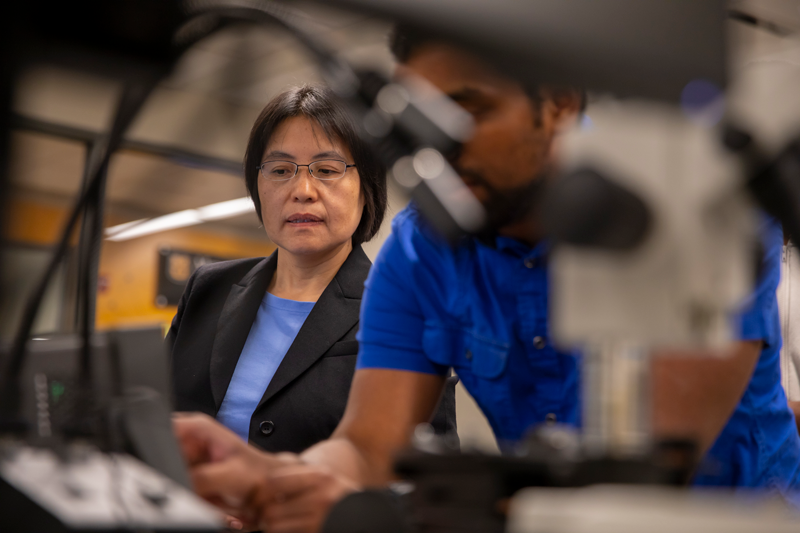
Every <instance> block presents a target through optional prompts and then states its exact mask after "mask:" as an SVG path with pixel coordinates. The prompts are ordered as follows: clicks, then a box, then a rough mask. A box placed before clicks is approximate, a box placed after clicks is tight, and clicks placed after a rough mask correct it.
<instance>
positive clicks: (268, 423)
mask: <svg viewBox="0 0 800 533" xmlns="http://www.w3.org/2000/svg"><path fill="white" fill-rule="evenodd" d="M258 430H259V431H261V434H262V435H267V436H269V435H272V432H273V431H275V424H273V423H272V420H264V421H263V422H261V423H260V424H259V425H258Z"/></svg>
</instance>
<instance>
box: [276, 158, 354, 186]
mask: <svg viewBox="0 0 800 533" xmlns="http://www.w3.org/2000/svg"><path fill="white" fill-rule="evenodd" d="M298 167H308V170H309V172H311V175H312V176H314V177H315V178H317V179H318V180H335V179H339V178H341V177H342V176H344V173H345V171H346V170H347V164H346V163H345V162H344V161H337V160H335V159H330V160H324V161H314V162H313V163H310V164H308V165H298V164H296V163H292V162H291V161H267V162H266V163H263V164H262V165H261V175H262V176H264V179H266V180H269V181H286V180H290V179H292V178H293V177H294V176H295V174H297V170H298Z"/></svg>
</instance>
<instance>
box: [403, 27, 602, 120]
mask: <svg viewBox="0 0 800 533" xmlns="http://www.w3.org/2000/svg"><path fill="white" fill-rule="evenodd" d="M441 40H442V39H441V38H438V39H437V38H436V36H434V35H432V34H430V33H428V32H425V31H423V30H419V29H417V28H414V27H411V26H406V25H404V24H395V25H394V26H393V27H392V30H391V32H390V33H389V50H391V52H392V55H393V56H394V58H395V59H396V60H397V61H398V62H399V63H406V62H407V61H408V59H409V58H410V57H411V56H412V55H414V52H415V51H416V50H418V49H419V48H420V47H422V46H424V45H425V44H428V43H431V42H435V41H441ZM525 91H526V92H527V93H528V96H530V98H531V100H532V101H533V102H534V104H535V105H536V106H537V107H538V106H539V105H540V104H541V102H542V88H541V87H525ZM548 92H549V93H550V96H552V97H553V98H559V97H560V96H562V95H563V94H568V93H570V92H574V89H569V88H565V87H549V88H548ZM580 98H581V102H580V110H579V112H580V113H583V112H584V111H585V110H586V100H587V97H586V91H584V90H580Z"/></svg>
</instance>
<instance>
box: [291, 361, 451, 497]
mask: <svg viewBox="0 0 800 533" xmlns="http://www.w3.org/2000/svg"><path fill="white" fill-rule="evenodd" d="M444 382H445V378H444V377H443V376H436V375H431V374H421V373H416V372H406V371H396V370H385V369H365V370H359V371H357V372H356V376H355V378H354V380H353V385H352V388H351V390H350V399H349V401H348V405H347V410H346V411H345V414H344V417H343V418H342V421H341V422H340V424H339V427H337V428H336V431H335V432H334V433H333V435H332V436H331V438H330V439H328V440H326V441H323V442H320V443H319V444H316V445H314V446H312V447H311V448H309V449H308V450H306V451H305V452H303V454H302V456H301V459H302V460H303V461H304V462H307V463H310V464H317V465H324V466H326V467H327V468H329V469H331V470H332V471H334V472H335V473H337V474H341V475H343V476H345V477H347V478H349V479H351V480H352V481H354V482H355V483H358V484H359V485H361V486H382V485H386V484H387V483H389V482H390V481H391V480H392V479H393V478H394V475H393V471H392V463H393V461H394V458H395V456H396V455H397V453H398V452H400V451H401V450H402V449H403V448H405V447H407V446H408V444H409V442H410V440H411V435H412V433H413V432H414V428H415V427H416V426H417V424H420V423H422V422H425V421H428V420H430V418H431V413H432V412H433V411H434V408H435V407H436V404H437V403H438V401H439V397H440V395H441V392H442V388H443V386H444Z"/></svg>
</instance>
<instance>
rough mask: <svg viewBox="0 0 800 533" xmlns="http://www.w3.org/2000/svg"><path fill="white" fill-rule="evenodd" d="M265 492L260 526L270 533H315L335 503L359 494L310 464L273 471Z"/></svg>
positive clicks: (347, 482) (351, 485)
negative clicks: (350, 495)
mask: <svg viewBox="0 0 800 533" xmlns="http://www.w3.org/2000/svg"><path fill="white" fill-rule="evenodd" d="M265 488H266V491H265V492H264V493H263V494H262V497H263V498H265V501H264V507H263V510H262V512H261V514H260V516H259V525H260V526H261V528H263V529H264V530H265V531H269V533H316V532H318V531H319V530H320V528H321V527H322V524H323V523H324V522H325V518H326V517H327V516H328V512H329V511H330V509H331V507H333V505H334V504H335V503H336V502H338V501H339V500H341V499H342V498H344V497H345V496H347V495H348V494H350V493H352V492H356V491H358V490H361V488H360V487H359V486H358V485H357V484H356V483H354V482H352V481H350V480H349V479H348V478H345V477H343V476H341V475H336V474H334V473H333V472H331V471H330V470H329V469H328V468H326V467H324V466H319V465H309V464H294V465H289V466H285V467H283V468H280V469H278V470H275V471H273V472H272V473H271V474H270V475H269V477H268V479H267V483H266V484H265Z"/></svg>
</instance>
